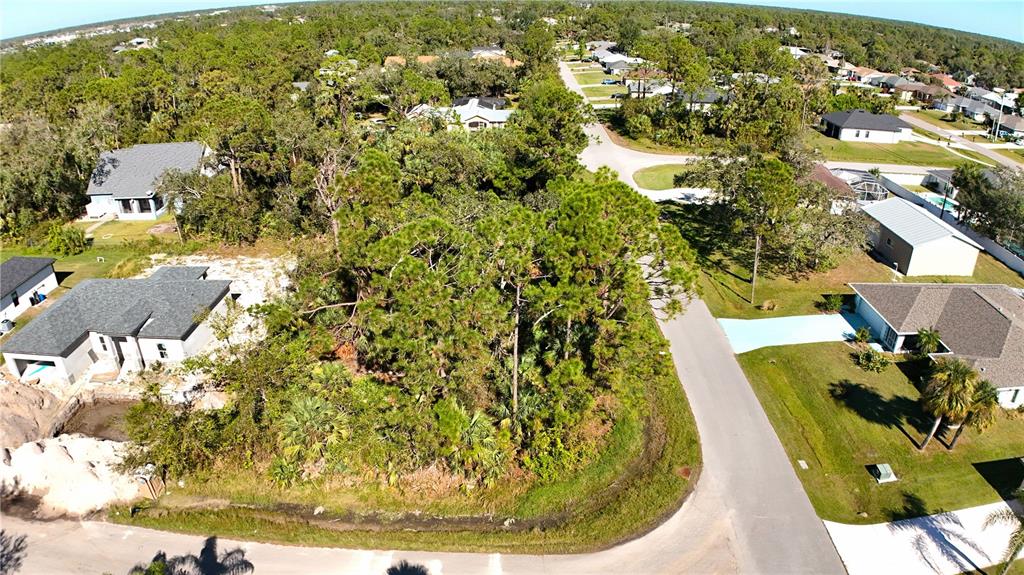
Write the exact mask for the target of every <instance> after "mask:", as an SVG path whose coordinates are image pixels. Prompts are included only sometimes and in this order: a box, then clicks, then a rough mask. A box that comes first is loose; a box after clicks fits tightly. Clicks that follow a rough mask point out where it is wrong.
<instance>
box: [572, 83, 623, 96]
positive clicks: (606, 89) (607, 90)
mask: <svg viewBox="0 0 1024 575" xmlns="http://www.w3.org/2000/svg"><path fill="white" fill-rule="evenodd" d="M625 93H626V87H625V86H622V85H621V84H620V85H615V86H592V87H590V88H583V94H584V95H586V97H587V98H608V97H611V95H612V94H625Z"/></svg>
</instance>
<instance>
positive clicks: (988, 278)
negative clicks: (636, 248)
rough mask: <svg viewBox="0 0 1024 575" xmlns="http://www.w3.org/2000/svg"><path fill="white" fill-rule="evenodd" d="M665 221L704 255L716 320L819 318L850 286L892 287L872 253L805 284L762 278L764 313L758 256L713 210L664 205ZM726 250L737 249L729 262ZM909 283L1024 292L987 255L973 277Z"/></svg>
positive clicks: (704, 284)
mask: <svg viewBox="0 0 1024 575" xmlns="http://www.w3.org/2000/svg"><path fill="white" fill-rule="evenodd" d="M662 217H663V218H665V219H667V220H669V221H672V222H673V223H675V224H676V225H678V226H679V227H680V232H681V233H682V235H683V237H684V238H685V239H686V240H687V241H689V242H690V245H691V246H692V247H693V248H694V249H695V250H696V252H697V255H698V264H699V265H700V274H699V276H698V284H697V285H698V289H699V290H700V295H701V298H702V299H703V300H704V301H705V303H707V305H708V308H709V309H710V310H711V313H712V315H714V316H715V317H729V318H739V319H756V318H763V317H776V316H786V315H801V314H809V313H818V310H817V307H816V306H817V304H818V303H819V302H821V301H822V297H823V295H824V294H830V293H842V294H849V293H852V291H851V290H850V288H849V286H847V285H846V284H847V283H849V282H888V281H892V279H893V273H892V271H891V270H890V269H889V267H888V266H886V265H885V264H883V263H881V262H878V261H876V260H874V259H872V258H871V256H869V255H868V254H867V253H864V252H856V253H854V254H853V255H851V256H849V257H848V258H847V259H846V260H845V261H843V262H842V263H840V265H838V266H836V267H835V268H833V269H832V270H829V271H827V272H822V273H813V274H809V275H807V276H805V277H801V278H788V277H780V276H774V277H770V276H765V275H762V276H761V277H759V278H758V281H757V294H756V299H757V303H758V304H761V303H763V302H765V300H771V302H772V303H774V305H775V307H774V309H771V310H762V309H759V308H757V307H754V306H752V305H751V304H750V300H749V298H750V269H749V265H750V263H749V262H750V261H752V256H751V255H750V254H747V253H746V252H744V251H742V250H739V249H737V248H735V247H734V246H733V244H734V242H732V241H731V239H729V238H727V236H726V235H725V234H724V230H722V226H721V225H720V224H719V223H718V222H716V221H714V217H715V216H714V215H713V214H712V212H711V211H710V210H709V209H708V208H701V207H698V206H693V205H687V206H681V205H678V204H663V206H662ZM724 247H733V248H734V251H733V253H731V254H729V255H728V256H727V255H726V254H725V253H723V251H722V250H723V249H724ZM901 281H904V282H916V283H921V282H946V283H967V282H973V283H1003V284H1007V285H1011V286H1015V287H1021V288H1024V278H1022V277H1021V276H1020V274H1018V273H1016V272H1014V271H1013V270H1011V269H1010V268H1008V267H1006V266H1004V265H1003V264H1002V263H1000V262H999V261H998V260H996V259H995V258H993V257H992V256H990V255H988V254H986V253H981V254H979V256H978V263H977V265H976V266H975V268H974V275H973V276H971V277H958V276H942V277H932V276H919V277H903V278H902V280H901Z"/></svg>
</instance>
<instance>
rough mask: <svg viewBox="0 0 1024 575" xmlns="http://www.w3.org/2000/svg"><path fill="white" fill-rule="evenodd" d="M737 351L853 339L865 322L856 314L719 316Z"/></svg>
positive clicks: (720, 323) (727, 335) (738, 352)
mask: <svg viewBox="0 0 1024 575" xmlns="http://www.w3.org/2000/svg"><path fill="white" fill-rule="evenodd" d="M718 323H719V325H721V326H722V330H723V331H725V336H726V337H727V338H729V345H731V346H732V350H733V352H734V353H736V354H737V355H738V354H741V353H746V352H748V351H751V350H754V349H758V348H762V347H771V346H775V345H795V344H801V343H818V342H824V341H846V340H849V339H852V338H853V335H854V334H855V333H856V332H857V329H858V328H860V327H862V326H864V325H865V324H864V322H863V321H862V320H861V319H860V317H858V316H857V315H855V314H846V313H843V314H839V313H830V314H817V315H794V316H787V317H772V318H765V319H725V318H722V319H719V320H718Z"/></svg>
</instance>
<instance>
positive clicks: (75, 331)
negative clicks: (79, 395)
mask: <svg viewBox="0 0 1024 575" xmlns="http://www.w3.org/2000/svg"><path fill="white" fill-rule="evenodd" d="M206 271H207V268H205V267H162V268H159V269H158V270H156V271H155V272H154V273H153V274H152V275H151V276H150V277H148V278H144V279H91V280H85V281H83V282H81V283H80V284H78V285H77V286H76V287H75V288H74V289H72V290H70V291H69V292H68V293H67V294H66V295H64V296H63V297H62V298H61V299H60V300H58V301H56V302H55V303H54V304H53V305H52V306H50V307H49V308H48V309H47V310H46V311H44V312H43V313H42V314H40V315H39V317H37V318H35V319H34V320H32V321H31V322H30V323H28V324H26V325H25V326H24V327H23V328H22V329H21V330H20V331H18V332H16V333H14V334H13V335H12V336H11V337H10V339H8V340H7V341H6V342H4V343H3V345H0V353H3V357H4V361H5V363H6V364H7V369H8V371H10V373H11V375H13V376H14V377H15V378H16V379H25V380H28V379H45V380H50V381H58V382H59V381H63V382H67V383H74V381H75V380H76V379H77V378H79V377H81V376H82V374H83V373H85V372H86V371H87V370H88V369H89V368H90V367H91V366H92V365H93V364H97V363H102V364H105V366H106V368H107V369H105V371H119V370H128V371H138V370H141V369H145V368H146V367H149V366H150V365H152V364H154V363H157V362H159V363H176V362H179V361H181V360H183V359H185V358H187V357H190V356H192V355H195V354H196V353H198V352H200V351H201V350H202V349H203V348H204V347H205V346H206V345H207V344H208V343H209V342H210V341H211V340H212V339H213V334H212V331H211V329H210V327H209V325H208V323H207V322H206V321H205V318H206V317H207V315H208V314H210V313H222V312H223V311H224V309H225V308H226V306H227V299H228V296H229V293H230V289H231V282H230V281H228V280H211V279H206Z"/></svg>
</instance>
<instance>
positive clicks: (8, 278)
mask: <svg viewBox="0 0 1024 575" xmlns="http://www.w3.org/2000/svg"><path fill="white" fill-rule="evenodd" d="M55 261H57V260H55V259H53V258H26V257H20V256H15V257H13V258H10V259H8V260H7V261H5V262H4V263H2V264H0V297H3V296H6V295H8V294H10V293H11V292H13V291H14V290H16V289H17V288H18V287H19V286H20V285H21V284H23V283H25V282H27V281H28V280H30V279H32V276H34V275H36V274H37V273H39V272H40V271H42V270H44V269H46V268H48V267H50V266H52V265H53V262H55Z"/></svg>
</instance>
